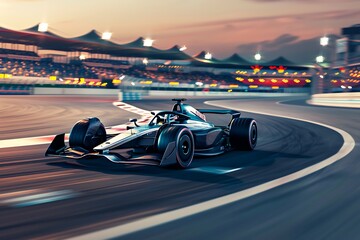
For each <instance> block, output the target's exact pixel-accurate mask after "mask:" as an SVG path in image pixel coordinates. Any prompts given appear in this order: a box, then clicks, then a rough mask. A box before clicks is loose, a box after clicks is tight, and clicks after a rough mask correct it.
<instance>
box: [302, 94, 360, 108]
mask: <svg viewBox="0 0 360 240" xmlns="http://www.w3.org/2000/svg"><path fill="white" fill-rule="evenodd" d="M308 103H309V104H313V105H318V106H331V107H350V108H360V92H344V93H323V94H314V95H312V97H311V100H309V101H308Z"/></svg>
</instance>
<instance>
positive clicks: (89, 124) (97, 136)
mask: <svg viewBox="0 0 360 240" xmlns="http://www.w3.org/2000/svg"><path fill="white" fill-rule="evenodd" d="M105 141H106V130H105V127H104V125H103V124H102V123H101V122H100V120H99V119H98V118H96V117H94V118H87V119H82V120H80V121H78V122H77V123H75V125H74V126H73V128H72V129H71V131H70V136H69V145H70V147H71V148H76V147H81V148H83V149H86V150H88V151H90V152H92V151H94V150H93V149H94V147H96V146H97V145H99V144H101V143H103V142H105Z"/></svg>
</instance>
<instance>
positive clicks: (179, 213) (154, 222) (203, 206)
mask: <svg viewBox="0 0 360 240" xmlns="http://www.w3.org/2000/svg"><path fill="white" fill-rule="evenodd" d="M205 103H206V104H209V105H212V106H217V107H223V108H229V107H228V106H227V105H226V104H221V103H219V102H217V103H213V102H205ZM232 109H234V110H240V111H241V109H236V108H234V107H232ZM253 113H258V114H264V115H269V116H275V117H281V118H289V119H293V120H298V121H303V122H308V123H312V124H317V125H320V126H323V127H326V128H329V129H332V130H334V131H336V132H337V133H339V134H340V135H341V136H342V138H343V140H344V144H343V145H342V147H341V148H340V150H339V151H338V152H337V153H336V154H334V155H333V156H331V157H329V158H327V159H325V160H323V161H321V162H319V163H317V164H314V165H312V166H309V167H307V168H304V169H302V170H300V171H297V172H295V173H292V174H289V175H287V176H284V177H281V178H278V179H275V180H272V181H269V182H266V183H264V184H261V185H258V186H255V187H252V188H249V189H246V190H242V191H239V192H236V193H232V194H229V195H226V196H223V197H219V198H215V199H212V200H209V201H205V202H202V203H199V204H195V205H192V206H188V207H184V208H180V209H177V210H173V211H169V212H165V213H161V214H157V215H154V216H150V217H146V218H143V219H140V220H137V221H133V222H130V223H127V224H122V225H119V226H116V227H111V228H108V229H104V230H100V231H96V232H93V233H88V234H84V235H80V236H77V237H74V238H70V239H71V240H85V239H109V238H115V237H121V236H125V235H127V234H130V233H134V232H138V231H141V230H145V229H148V228H152V227H155V226H159V225H161V224H165V223H169V222H172V221H176V220H179V219H182V218H185V217H189V216H192V215H195V214H198V213H201V212H205V211H208V210H211V209H214V208H217V207H220V206H224V205H227V204H230V203H233V202H236V201H239V200H242V199H245V198H248V197H251V196H254V195H256V194H259V193H262V192H265V191H268V190H270V189H273V188H276V187H278V186H281V185H284V184H286V183H289V182H292V181H295V180H297V179H300V178H302V177H305V176H307V175H310V174H312V173H314V172H316V171H319V170H320V169H323V168H325V167H327V166H329V165H331V164H333V163H335V162H336V161H338V160H340V159H342V158H343V157H345V156H346V155H347V154H349V153H350V152H351V151H352V150H353V149H354V147H355V140H354V139H353V137H352V136H351V135H350V134H349V133H347V132H345V131H343V130H341V129H339V128H336V127H332V126H329V125H326V124H323V123H318V122H314V121H309V120H305V119H299V118H294V117H288V116H285V115H275V114H269V113H262V112H253Z"/></svg>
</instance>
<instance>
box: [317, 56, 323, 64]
mask: <svg viewBox="0 0 360 240" xmlns="http://www.w3.org/2000/svg"><path fill="white" fill-rule="evenodd" d="M324 61H325V58H324V56H317V57H316V62H317V63H323V62H324Z"/></svg>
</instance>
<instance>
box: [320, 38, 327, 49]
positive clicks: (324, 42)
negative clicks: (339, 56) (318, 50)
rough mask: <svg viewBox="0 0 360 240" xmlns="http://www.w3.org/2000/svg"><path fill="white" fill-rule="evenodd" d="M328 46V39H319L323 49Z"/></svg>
mask: <svg viewBox="0 0 360 240" xmlns="http://www.w3.org/2000/svg"><path fill="white" fill-rule="evenodd" d="M328 44H329V38H328V37H326V36H324V37H322V38H320V45H321V46H323V47H325V46H327V45H328Z"/></svg>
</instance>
